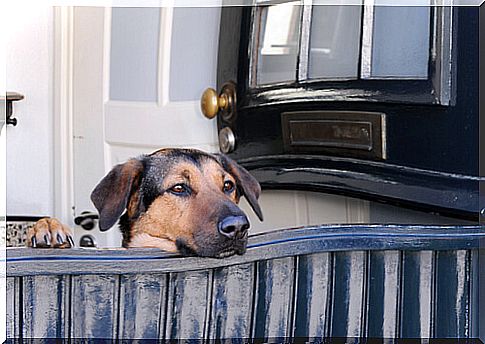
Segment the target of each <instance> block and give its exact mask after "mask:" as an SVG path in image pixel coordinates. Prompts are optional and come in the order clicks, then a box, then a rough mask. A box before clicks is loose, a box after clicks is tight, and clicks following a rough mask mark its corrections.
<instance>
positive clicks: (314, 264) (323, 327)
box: [294, 253, 332, 338]
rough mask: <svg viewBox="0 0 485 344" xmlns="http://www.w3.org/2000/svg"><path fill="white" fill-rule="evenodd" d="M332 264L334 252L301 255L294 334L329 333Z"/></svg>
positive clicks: (312, 334)
mask: <svg viewBox="0 0 485 344" xmlns="http://www.w3.org/2000/svg"><path fill="white" fill-rule="evenodd" d="M331 264H332V255H331V253H317V254H313V255H305V256H301V257H299V259H298V279H297V289H296V309H295V326H294V336H295V337H312V338H315V337H316V338H321V337H327V336H328V326H329V324H330V308H329V304H330V296H331V290H330V288H331V280H332V265H331Z"/></svg>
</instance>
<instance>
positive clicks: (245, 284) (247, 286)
mask: <svg viewBox="0 0 485 344" xmlns="http://www.w3.org/2000/svg"><path fill="white" fill-rule="evenodd" d="M254 271H255V265H254V264H243V265H235V266H230V267H226V268H220V269H216V270H214V284H213V291H212V311H211V324H210V325H211V327H210V333H209V338H210V339H211V340H216V339H224V338H249V337H250V336H251V319H252V303H253V292H254Z"/></svg>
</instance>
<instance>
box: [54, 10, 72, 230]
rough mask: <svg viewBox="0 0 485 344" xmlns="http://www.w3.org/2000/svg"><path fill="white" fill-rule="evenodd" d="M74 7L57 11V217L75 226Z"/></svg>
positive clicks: (55, 133)
mask: <svg viewBox="0 0 485 344" xmlns="http://www.w3.org/2000/svg"><path fill="white" fill-rule="evenodd" d="M73 10H74V9H73V7H55V8H54V67H53V69H54V85H53V91H54V99H53V103H54V104H53V111H54V120H53V125H54V147H53V150H54V154H53V156H54V176H53V177H54V180H53V185H54V214H53V215H54V216H56V217H57V218H59V219H60V220H61V221H63V222H64V223H66V224H69V225H72V223H71V222H72V219H73V216H72V205H73V204H74V199H73V190H74V185H73V162H72V159H73V142H72V136H73V132H72V129H73V124H72V121H73V119H72V112H73V94H72V83H73Z"/></svg>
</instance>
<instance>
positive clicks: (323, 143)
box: [281, 111, 386, 159]
mask: <svg viewBox="0 0 485 344" xmlns="http://www.w3.org/2000/svg"><path fill="white" fill-rule="evenodd" d="M281 126H282V130H283V144H284V150H285V152H286V153H317V154H319V153H320V154H332V155H340V156H349V157H357V158H374V159H386V130H385V129H386V125H385V115H384V114H383V113H375V112H357V111H307V112H304V111H303V112H284V113H282V114H281Z"/></svg>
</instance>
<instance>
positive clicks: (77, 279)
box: [71, 275, 119, 339]
mask: <svg viewBox="0 0 485 344" xmlns="http://www.w3.org/2000/svg"><path fill="white" fill-rule="evenodd" d="M71 284H72V287H71V337H73V338H93V339H96V338H117V334H118V333H117V317H118V312H117V309H118V300H119V277H118V276H116V275H81V276H72V280H71Z"/></svg>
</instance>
